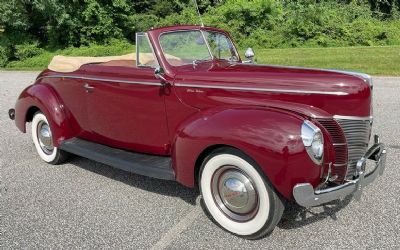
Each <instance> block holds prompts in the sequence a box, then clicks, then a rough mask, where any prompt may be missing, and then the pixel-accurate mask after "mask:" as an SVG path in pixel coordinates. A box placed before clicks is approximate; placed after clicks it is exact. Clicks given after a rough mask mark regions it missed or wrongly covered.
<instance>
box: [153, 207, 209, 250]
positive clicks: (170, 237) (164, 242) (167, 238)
mask: <svg viewBox="0 0 400 250" xmlns="http://www.w3.org/2000/svg"><path fill="white" fill-rule="evenodd" d="M200 214H201V207H200V205H196V207H195V208H194V209H193V210H192V211H190V213H188V214H187V215H186V216H185V217H184V218H183V219H182V220H181V221H179V223H178V224H176V225H175V226H173V227H172V228H171V229H170V230H169V231H168V232H167V233H166V234H164V236H163V237H162V238H161V239H160V240H159V241H158V242H157V243H156V244H155V245H154V246H153V247H152V248H151V249H152V250H159V249H165V248H166V247H167V246H169V245H170V244H171V243H172V242H173V241H174V240H175V239H176V238H177V237H178V236H179V234H181V233H182V232H183V231H184V230H185V229H186V228H188V227H189V226H190V225H191V224H192V223H193V222H194V221H195V220H196V218H197V217H198V216H199V215H200Z"/></svg>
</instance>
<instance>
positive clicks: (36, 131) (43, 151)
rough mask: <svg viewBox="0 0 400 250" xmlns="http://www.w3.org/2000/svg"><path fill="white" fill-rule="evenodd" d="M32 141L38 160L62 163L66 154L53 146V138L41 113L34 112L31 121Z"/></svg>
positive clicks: (55, 163)
mask: <svg viewBox="0 0 400 250" xmlns="http://www.w3.org/2000/svg"><path fill="white" fill-rule="evenodd" d="M32 140H33V143H34V144H35V148H36V151H37V152H38V154H39V156H40V158H42V160H44V161H45V162H47V163H50V164H54V165H57V164H60V163H63V162H64V161H65V160H66V158H67V156H68V153H67V152H65V151H62V150H60V149H58V148H57V147H54V146H53V137H52V132H51V128H50V125H49V122H48V121H47V118H46V116H45V115H44V114H43V113H41V112H36V113H35V114H34V116H33V119H32Z"/></svg>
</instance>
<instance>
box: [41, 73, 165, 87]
mask: <svg viewBox="0 0 400 250" xmlns="http://www.w3.org/2000/svg"><path fill="white" fill-rule="evenodd" d="M43 78H71V79H81V80H92V81H102V82H118V83H127V84H139V85H151V86H162V84H161V83H157V82H137V81H127V80H118V79H107V78H96V77H85V76H70V75H51V76H42V77H39V78H38V79H37V80H40V79H43Z"/></svg>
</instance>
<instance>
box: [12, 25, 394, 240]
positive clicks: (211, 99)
mask: <svg viewBox="0 0 400 250" xmlns="http://www.w3.org/2000/svg"><path fill="white" fill-rule="evenodd" d="M253 56H254V54H253V52H252V50H251V49H248V51H247V52H246V57H248V58H247V59H249V60H247V61H242V59H241V57H240V55H239V53H238V51H237V50H236V48H235V45H234V43H233V42H232V40H231V38H230V36H229V34H228V33H227V32H225V31H223V30H220V29H216V28H212V27H200V26H173V27H163V28H157V29H151V30H149V31H148V32H145V33H138V34H137V36H136V53H133V54H129V55H124V56H119V57H118V56H117V57H105V58H83V57H76V58H72V57H61V56H58V57H55V58H54V60H53V61H52V62H51V63H50V65H49V69H46V70H44V71H43V72H42V73H41V74H40V75H39V76H38V77H37V79H36V82H35V83H34V84H33V85H31V86H29V87H27V88H26V89H25V90H24V91H23V92H22V94H21V95H20V97H19V98H18V101H17V103H16V106H15V109H10V111H9V116H10V118H11V119H15V123H16V126H17V127H18V128H19V130H21V131H22V132H26V127H25V125H26V123H27V122H31V126H32V139H33V142H34V145H35V147H36V149H37V152H38V154H39V156H40V157H41V158H42V159H43V160H44V161H45V162H48V163H50V164H60V163H62V162H64V161H65V160H66V158H67V155H68V153H72V154H76V155H79V156H82V157H86V158H88V159H91V160H94V161H98V162H102V163H104V164H108V165H111V166H113V167H117V168H120V169H123V170H125V171H129V172H132V173H136V174H140V175H145V176H149V177H154V178H159V179H165V180H174V181H177V182H179V183H181V184H183V185H184V186H187V187H199V189H200V193H201V196H202V199H203V203H204V207H205V209H206V210H207V211H206V212H208V213H209V214H210V216H211V217H212V218H213V219H214V221H215V222H216V223H217V224H219V225H220V226H221V227H222V228H224V229H226V230H227V231H229V232H231V233H233V234H235V235H238V236H241V237H244V238H249V239H256V238H260V237H263V236H265V235H267V234H269V233H270V232H272V230H273V229H274V227H275V226H276V225H277V223H278V222H279V221H280V219H281V216H282V213H283V210H284V208H285V204H286V202H287V201H295V202H297V203H298V204H299V205H301V206H304V207H311V206H318V205H321V204H325V203H327V202H330V201H333V200H337V199H340V198H342V197H345V196H348V195H353V196H354V197H359V196H360V194H361V192H362V189H363V187H364V186H365V185H367V184H369V183H371V182H372V181H373V180H374V179H375V178H376V177H377V176H378V175H380V174H382V173H383V170H384V166H385V159H386V157H385V156H386V150H385V146H384V144H382V143H380V142H379V137H378V136H374V141H373V143H372V145H370V147H369V148H368V145H369V141H370V137H371V126H372V90H373V85H372V79H371V77H370V76H368V75H365V74H361V73H355V72H344V71H337V70H321V69H308V68H296V67H281V66H273V65H258V64H255V63H254V62H253V60H252V58H253ZM367 160H371V161H368V162H370V163H372V164H368V168H366V165H367V164H366V162H367ZM160 188H162V187H160Z"/></svg>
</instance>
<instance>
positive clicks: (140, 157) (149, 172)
mask: <svg viewBox="0 0 400 250" xmlns="http://www.w3.org/2000/svg"><path fill="white" fill-rule="evenodd" d="M59 148H60V149H62V150H64V151H67V152H69V153H72V154H76V155H79V156H82V157H85V158H88V159H90V160H93V161H97V162H101V163H103V164H106V165H109V166H112V167H115V168H119V169H122V170H124V171H127V172H131V173H135V174H139V175H144V176H149V177H153V178H157V179H163V180H175V174H174V170H173V168H172V164H171V157H164V156H156V155H148V154H141V153H133V152H128V151H125V150H121V149H116V148H111V147H108V146H105V145H102V144H98V143H94V142H90V141H85V140H82V139H78V138H72V139H69V140H65V141H63V142H62V143H61V144H60V147H59Z"/></svg>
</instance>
